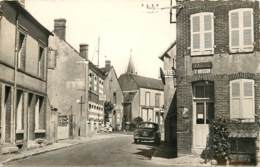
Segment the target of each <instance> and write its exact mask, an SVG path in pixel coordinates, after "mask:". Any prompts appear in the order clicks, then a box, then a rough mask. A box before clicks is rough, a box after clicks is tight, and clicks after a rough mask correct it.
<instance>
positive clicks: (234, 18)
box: [229, 11, 239, 51]
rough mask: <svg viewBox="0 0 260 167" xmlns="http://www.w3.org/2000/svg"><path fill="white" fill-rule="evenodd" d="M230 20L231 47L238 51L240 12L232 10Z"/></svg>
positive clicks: (232, 49)
mask: <svg viewBox="0 0 260 167" xmlns="http://www.w3.org/2000/svg"><path fill="white" fill-rule="evenodd" d="M229 22H230V26H229V27H230V33H229V34H230V49H231V51H236V50H237V49H239V12H238V11H236V12H231V13H230V15H229Z"/></svg>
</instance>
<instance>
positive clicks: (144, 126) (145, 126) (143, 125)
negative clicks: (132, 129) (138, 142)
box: [139, 123, 156, 128]
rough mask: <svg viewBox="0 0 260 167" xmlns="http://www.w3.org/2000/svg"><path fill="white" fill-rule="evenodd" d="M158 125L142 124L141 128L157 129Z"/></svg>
mask: <svg viewBox="0 0 260 167" xmlns="http://www.w3.org/2000/svg"><path fill="white" fill-rule="evenodd" d="M155 127H156V125H155V124H152V123H141V124H140V126H139V128H155Z"/></svg>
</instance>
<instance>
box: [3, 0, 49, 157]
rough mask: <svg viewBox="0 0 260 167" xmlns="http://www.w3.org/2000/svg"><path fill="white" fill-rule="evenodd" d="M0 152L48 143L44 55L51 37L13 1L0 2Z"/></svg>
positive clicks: (45, 56)
mask: <svg viewBox="0 0 260 167" xmlns="http://www.w3.org/2000/svg"><path fill="white" fill-rule="evenodd" d="M0 24H1V28H0V71H1V75H0V136H1V137H0V138H1V140H0V143H1V144H0V148H1V151H2V153H6V152H12V151H15V150H16V148H17V147H16V146H18V147H19V148H29V147H32V146H39V145H38V141H39V139H41V141H44V140H46V139H48V135H49V131H48V128H47V127H48V124H49V122H48V121H49V117H50V114H49V113H48V112H47V111H48V110H47V107H48V106H47V101H48V99H47V64H46V62H47V55H48V54H47V53H48V49H47V48H48V38H49V36H50V35H51V34H52V33H51V32H50V31H48V30H47V29H46V28H45V27H44V26H42V25H41V24H40V23H39V22H38V21H37V20H36V19H35V18H34V17H33V16H32V15H31V14H30V13H29V12H28V11H27V10H26V9H25V8H24V7H23V6H22V5H21V4H20V3H18V2H17V1H1V2H0Z"/></svg>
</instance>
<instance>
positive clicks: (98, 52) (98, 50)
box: [97, 36, 100, 67]
mask: <svg viewBox="0 0 260 167" xmlns="http://www.w3.org/2000/svg"><path fill="white" fill-rule="evenodd" d="M99 55H100V36H99V37H98V49H97V56H98V64H97V66H98V67H99Z"/></svg>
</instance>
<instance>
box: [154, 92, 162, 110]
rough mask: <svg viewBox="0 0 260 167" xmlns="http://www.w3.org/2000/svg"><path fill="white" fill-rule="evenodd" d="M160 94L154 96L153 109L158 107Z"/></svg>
mask: <svg viewBox="0 0 260 167" xmlns="http://www.w3.org/2000/svg"><path fill="white" fill-rule="evenodd" d="M160 98H161V94H155V107H160Z"/></svg>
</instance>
